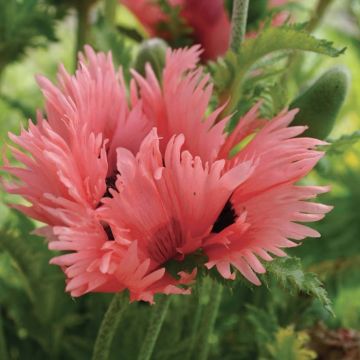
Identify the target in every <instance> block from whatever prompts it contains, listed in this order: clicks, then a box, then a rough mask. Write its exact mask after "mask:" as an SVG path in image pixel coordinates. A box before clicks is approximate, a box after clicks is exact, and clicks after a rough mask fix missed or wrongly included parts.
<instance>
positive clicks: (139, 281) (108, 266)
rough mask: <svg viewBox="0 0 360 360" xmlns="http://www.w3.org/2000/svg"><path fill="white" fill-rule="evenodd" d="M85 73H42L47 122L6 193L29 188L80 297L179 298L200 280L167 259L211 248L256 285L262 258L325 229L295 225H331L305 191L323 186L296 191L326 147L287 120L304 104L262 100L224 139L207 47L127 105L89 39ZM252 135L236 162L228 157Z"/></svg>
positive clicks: (220, 266)
mask: <svg viewBox="0 0 360 360" xmlns="http://www.w3.org/2000/svg"><path fill="white" fill-rule="evenodd" d="M85 53H86V56H82V57H81V61H80V65H79V69H78V71H77V73H76V75H75V76H70V75H68V74H67V73H66V71H65V70H64V69H63V68H61V69H60V72H59V84H60V86H59V87H56V86H54V85H52V84H51V83H50V82H49V81H48V80H46V79H45V78H42V77H41V78H39V83H40V86H41V87H42V90H43V93H44V95H45V99H46V113H47V120H45V119H43V118H42V116H41V115H40V114H39V116H38V123H37V124H36V125H34V124H32V123H31V122H30V123H29V128H28V130H24V129H23V130H22V131H21V134H20V135H19V136H15V135H10V137H11V139H12V140H13V142H14V143H16V144H17V145H19V146H20V147H21V148H23V149H24V150H25V151H26V153H24V152H22V151H20V150H18V149H16V148H14V147H12V153H13V155H14V156H15V158H16V159H17V160H18V161H19V162H20V163H22V164H23V167H17V166H13V165H10V164H9V163H8V161H7V160H6V159H5V166H4V167H3V168H4V169H5V170H6V171H8V172H9V173H10V174H12V175H14V176H15V177H17V178H18V181H17V182H12V183H10V184H8V183H6V184H5V186H6V188H7V190H8V191H9V192H11V193H14V194H20V195H22V196H23V197H24V198H25V199H26V200H27V201H28V202H29V203H30V206H29V207H25V206H18V208H19V209H20V210H21V211H23V212H25V213H26V214H28V215H29V216H31V217H33V218H36V219H38V220H41V221H43V222H44V223H46V224H47V227H45V228H43V229H41V230H40V231H39V232H40V233H42V234H43V235H45V236H47V237H48V239H49V248H50V249H53V250H58V251H65V252H66V254H62V255H59V256H57V257H55V258H53V259H52V261H51V262H52V263H53V264H57V265H59V266H61V267H62V269H63V270H64V272H65V274H66V276H67V279H68V280H67V286H66V290H67V291H69V292H71V294H72V295H73V296H80V295H82V294H84V293H88V292H92V291H101V292H118V291H122V290H124V289H128V290H129V292H130V295H131V299H132V300H145V301H149V302H152V301H153V295H154V294H155V293H166V294H171V293H179V294H180V293H182V294H184V293H185V294H186V293H188V292H189V289H186V287H185V288H184V285H186V284H189V283H190V282H191V281H193V279H194V278H195V276H196V268H195V267H196V264H195V265H194V270H193V271H192V272H191V273H186V272H184V271H179V273H178V276H177V277H176V278H175V277H174V276H173V275H172V274H171V273H170V272H169V271H168V270H167V264H168V263H169V261H175V262H178V264H179V265H180V268H181V261H182V260H183V259H184V257H185V256H187V255H188V254H191V253H194V252H196V251H202V252H203V254H205V255H206V256H207V257H208V261H207V263H206V266H207V267H208V268H212V267H216V268H217V270H218V271H219V273H220V274H221V275H222V276H223V277H224V278H228V279H233V278H234V277H235V273H232V272H231V267H230V266H233V267H234V268H236V269H238V270H239V272H240V273H241V274H243V275H244V276H245V277H246V278H247V279H249V280H250V281H251V282H253V283H254V284H259V280H258V278H257V276H256V273H262V272H264V271H265V269H264V267H263V265H262V264H261V262H260V261H259V259H258V258H261V259H263V260H266V261H270V260H271V259H272V258H271V256H270V254H269V253H272V254H274V255H276V256H283V255H285V253H284V252H283V250H282V248H286V247H292V246H295V245H296V241H298V240H302V239H304V238H305V237H307V236H319V234H318V233H317V232H316V231H314V230H312V229H310V228H309V227H307V226H304V225H301V224H299V222H309V221H316V220H319V219H321V218H322V217H323V216H324V214H325V213H326V212H328V211H329V210H330V207H328V206H325V205H321V204H318V203H314V202H308V201H307V200H308V199H311V198H314V197H315V196H316V195H317V194H319V193H322V192H325V191H327V188H326V187H311V186H300V185H298V184H297V182H298V181H299V180H300V179H301V178H303V177H304V176H305V175H306V174H307V173H308V172H309V171H310V170H311V169H312V168H313V167H314V166H315V164H316V163H317V161H318V160H319V159H320V158H321V157H322V155H323V153H322V152H320V151H317V150H315V148H316V146H318V145H321V144H323V143H322V142H321V141H319V140H316V139H311V138H301V137H299V135H300V134H301V133H302V132H303V131H304V130H305V127H303V126H296V127H288V126H289V124H290V122H291V120H292V119H293V117H294V115H295V113H296V111H294V110H293V111H290V112H286V111H284V112H283V113H281V114H279V115H278V116H277V117H276V118H274V119H273V120H271V121H264V120H261V119H259V118H258V116H257V106H256V107H254V108H253V109H252V110H251V111H250V112H249V113H248V114H246V115H245V117H244V118H243V119H241V121H240V122H239V125H238V126H237V128H236V129H235V130H234V132H233V133H232V134H231V135H230V136H227V135H226V133H225V131H224V130H225V124H226V122H227V119H219V114H220V113H221V111H222V108H218V109H216V110H215V111H214V112H212V113H211V114H210V115H208V114H207V110H208V105H209V101H210V97H211V95H212V84H211V83H210V79H209V76H208V75H204V73H203V71H202V69H201V68H197V67H196V65H197V64H198V62H199V56H200V50H199V47H198V46H195V47H192V48H190V49H181V50H176V51H170V50H169V51H168V52H167V56H166V66H165V68H164V70H163V74H162V84H161V85H160V83H159V81H158V80H157V78H156V76H155V74H154V72H153V70H152V69H151V67H150V66H147V68H146V75H145V77H142V76H141V75H139V74H137V73H135V72H133V80H132V82H131V85H130V94H129V99H128V98H127V97H126V89H125V86H124V83H123V81H122V76H121V71H120V72H119V73H116V72H115V71H114V68H113V65H112V61H111V57H110V56H106V55H104V54H102V53H100V54H95V53H94V52H93V50H92V49H91V48H89V47H87V48H86V51H85ZM251 134H255V135H254V138H253V139H252V140H251V141H250V142H249V143H248V145H246V146H245V147H244V148H243V149H242V150H241V151H239V152H238V153H237V154H236V155H235V156H233V157H230V155H229V153H230V151H231V150H232V149H233V148H234V146H235V145H236V144H238V143H239V142H240V141H242V140H243V139H245V138H246V137H247V136H249V135H251Z"/></svg>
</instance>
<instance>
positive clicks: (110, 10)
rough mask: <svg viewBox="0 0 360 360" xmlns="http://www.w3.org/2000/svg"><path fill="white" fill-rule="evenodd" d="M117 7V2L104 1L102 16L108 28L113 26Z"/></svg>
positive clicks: (115, 0)
mask: <svg viewBox="0 0 360 360" xmlns="http://www.w3.org/2000/svg"><path fill="white" fill-rule="evenodd" d="M117 7H118V0H105V10H104V15H105V19H106V22H107V24H108V25H109V26H110V27H114V26H115V21H116V9H117Z"/></svg>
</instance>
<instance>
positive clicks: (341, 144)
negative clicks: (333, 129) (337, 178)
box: [322, 130, 360, 155]
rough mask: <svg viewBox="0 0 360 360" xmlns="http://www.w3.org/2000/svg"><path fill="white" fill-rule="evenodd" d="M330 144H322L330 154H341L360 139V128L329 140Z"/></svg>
mask: <svg viewBox="0 0 360 360" xmlns="http://www.w3.org/2000/svg"><path fill="white" fill-rule="evenodd" d="M327 141H328V142H329V145H325V146H322V148H323V149H324V150H325V151H326V153H327V154H328V155H341V154H343V153H344V152H345V151H347V150H349V148H351V147H352V146H353V145H354V144H356V143H358V142H359V141H360V130H358V131H355V132H353V133H352V134H349V135H343V136H341V137H339V138H338V139H335V140H327Z"/></svg>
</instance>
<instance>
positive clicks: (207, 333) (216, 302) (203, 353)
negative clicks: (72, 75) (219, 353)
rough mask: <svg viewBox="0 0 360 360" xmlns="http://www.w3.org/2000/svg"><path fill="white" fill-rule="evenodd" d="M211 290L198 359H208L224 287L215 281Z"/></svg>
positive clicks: (201, 333) (202, 328)
mask: <svg viewBox="0 0 360 360" xmlns="http://www.w3.org/2000/svg"><path fill="white" fill-rule="evenodd" d="M209 291H210V294H209V295H210V296H209V303H208V305H207V307H206V309H205V312H204V317H203V322H202V325H201V332H200V339H199V345H198V346H199V354H198V356H197V359H198V360H206V359H207V358H208V354H209V348H210V346H209V345H210V337H211V335H212V332H213V329H214V325H215V320H216V317H217V314H218V311H219V307H220V303H221V296H222V291H223V287H222V285H221V284H218V283H216V282H213V284H212V286H211V287H210V288H209Z"/></svg>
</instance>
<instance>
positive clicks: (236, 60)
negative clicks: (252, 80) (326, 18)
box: [211, 25, 345, 114]
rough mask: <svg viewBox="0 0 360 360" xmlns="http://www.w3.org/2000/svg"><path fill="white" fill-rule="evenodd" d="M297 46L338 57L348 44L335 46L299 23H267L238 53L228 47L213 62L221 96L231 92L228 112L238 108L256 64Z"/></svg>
mask: <svg viewBox="0 0 360 360" xmlns="http://www.w3.org/2000/svg"><path fill="white" fill-rule="evenodd" d="M294 50H301V51H311V52H315V53H318V54H322V55H328V56H332V57H336V56H339V55H341V54H343V53H344V51H345V48H342V49H336V48H335V47H333V43H332V42H330V41H327V40H321V39H317V38H315V37H314V36H312V35H311V34H310V33H308V32H306V31H304V30H301V29H299V28H297V27H296V25H294V26H288V25H286V26H282V27H271V26H269V27H267V28H266V29H264V30H263V31H262V32H261V33H260V34H259V35H258V36H257V37H256V38H252V39H247V40H246V41H245V42H244V43H243V45H242V47H241V49H240V51H239V53H238V54H237V55H235V54H234V53H233V52H232V51H228V53H227V54H226V56H225V58H224V59H221V60H219V61H218V63H216V64H214V63H213V64H212V65H211V70H212V73H213V77H214V80H215V83H216V85H217V87H218V91H219V93H220V97H221V98H224V97H225V98H228V97H229V96H230V95H231V99H230V102H229V105H228V106H227V108H226V113H227V114H229V113H231V112H232V111H233V110H234V109H235V108H236V105H237V103H238V101H239V98H240V97H241V92H242V83H243V81H244V79H245V78H246V75H247V74H248V73H249V71H250V70H251V69H252V67H253V66H254V64H256V63H257V62H258V61H259V60H261V59H262V58H264V57H265V56H267V55H269V54H272V53H274V52H278V51H294ZM227 89H230V92H228V90H227Z"/></svg>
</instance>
